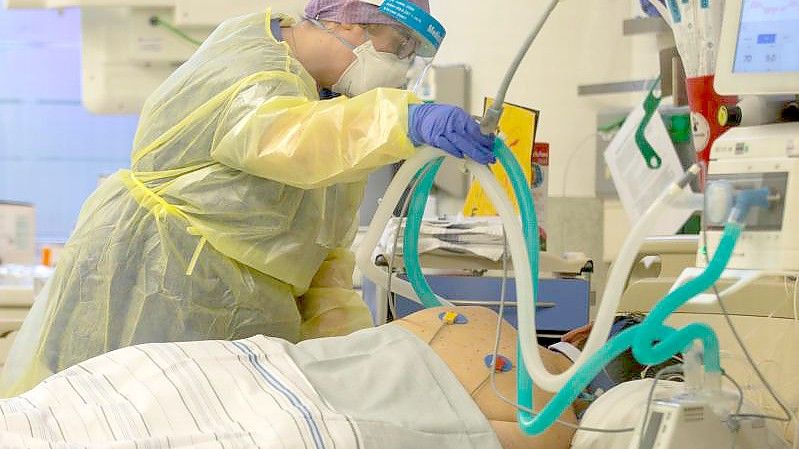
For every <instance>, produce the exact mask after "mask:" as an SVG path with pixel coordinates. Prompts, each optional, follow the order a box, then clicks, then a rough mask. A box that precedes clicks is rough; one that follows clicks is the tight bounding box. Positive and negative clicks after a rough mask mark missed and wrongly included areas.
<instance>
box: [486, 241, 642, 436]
mask: <svg viewBox="0 0 799 449" xmlns="http://www.w3.org/2000/svg"><path fill="white" fill-rule="evenodd" d="M502 236H503V252H502V283H501V284H500V286H501V287H500V296H499V312H498V313H497V331H496V336H495V338H494V349H493V352H492V353H491V354H492V355H491V357H492V360H496V359H497V355H498V354H499V342H500V340H501V339H502V322H503V319H504V315H505V300H506V297H505V296H506V284H507V280H508V240H507V237H506V235H505V230H504V229H503V230H502ZM517 369H518V367H517ZM489 370H490V373H489V379H490V382H491V389H492V390H493V391H494V394H495V395H496V396H497V397H498V398H499V399H500V400H501V401H502V402H504V403H506V404H508V405H510V406H511V407H513V408H515V409H516V410H520V411H523V412H527V413H530V414H531V415H533V416H535V415H537V414H538V413H537V412H535V411H533V410H531V409H530V408H528V407H523V406H522V405H520V404H519V403H517V402H516V401H513V400H511V399H509V398H507V397H506V396H505V395H503V394H502V393H501V392H500V391H499V388H498V387H497V383H496V370H495V369H492V368H491V367H489ZM555 422H556V423H558V424H560V425H562V426H564V427H568V428H571V429H574V430H582V431H584V432H598V433H627V432H632V431H634V430H635V429H634V428H625V429H598V428H594V427H583V426H579V425H577V424H572V423H570V422H567V421H563V420H560V419H557V420H555Z"/></svg>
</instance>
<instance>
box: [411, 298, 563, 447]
mask: <svg viewBox="0 0 799 449" xmlns="http://www.w3.org/2000/svg"><path fill="white" fill-rule="evenodd" d="M447 310H450V309H445V308H437V309H428V310H423V311H421V312H418V313H415V314H413V315H410V316H408V317H406V318H403V319H402V320H399V321H397V322H395V323H396V324H397V325H400V326H402V327H404V328H405V329H407V330H409V331H411V332H413V333H414V334H415V335H416V336H417V337H419V338H420V339H422V340H423V341H425V342H428V343H429V344H430V347H431V348H432V349H433V350H434V351H435V352H436V353H437V354H438V355H439V357H441V359H442V360H444V362H445V363H446V364H447V365H448V366H449V368H450V369H451V370H452V372H453V373H454V374H455V377H457V378H458V380H459V381H460V382H461V383H462V384H463V386H464V388H466V391H467V392H470V393H471V394H472V397H473V398H474V400H475V402H476V403H477V405H478V406H479V407H480V410H482V411H483V413H484V414H485V415H486V418H488V420H489V421H490V422H491V425H492V426H493V427H494V430H495V431H496V433H497V436H498V437H499V439H500V442H501V443H502V445H503V447H504V448H505V449H516V448H542V449H544V448H546V449H558V448H564V449H565V448H568V447H569V445H570V441H571V437H572V435H573V433H574V432H573V431H572V430H571V429H569V428H566V427H564V426H561V425H555V426H553V427H552V428H551V429H549V430H548V431H547V432H546V433H544V434H543V435H541V436H539V437H526V436H524V435H523V434H522V432H521V430H520V429H519V427H518V425H517V424H516V410H515V408H514V407H512V406H511V405H509V404H506V403H505V402H503V401H502V400H500V399H499V398H498V397H497V395H496V394H495V393H494V391H493V389H492V388H491V385H490V383H489V382H487V381H486V378H487V376H488V371H487V368H486V367H485V364H484V362H483V359H484V358H485V356H486V355H488V354H490V353H491V352H492V351H493V347H494V340H495V335H496V325H497V315H496V313H494V312H493V311H491V310H489V309H486V308H484V307H459V308H457V309H456V311H457V312H458V313H460V314H462V315H465V316H466V317H467V318H468V319H469V323H468V324H465V325H451V326H444V327H442V325H441V321H440V320H439V319H438V315H439V314H441V312H443V311H447ZM499 353H500V354H501V355H504V356H505V357H507V358H508V359H510V360H511V361H512V362H513V366H514V369H513V371H511V372H508V373H501V374H497V376H496V384H497V389H498V390H499V391H500V393H502V394H503V395H504V396H505V397H507V398H509V399H511V400H513V401H515V400H516V369H515V367H516V330H515V329H514V328H513V327H512V326H510V325H509V324H508V323H506V322H504V321H503V322H502V338H501V340H500V345H499ZM541 356H542V358H543V360H544V363H545V365H546V366H547V368H548V369H549V370H550V371H552V372H562V371H565V370H566V369H568V367H569V366H570V362H569V361H568V360H567V359H566V358H564V357H563V356H561V355H559V354H556V353H554V352H551V351H548V350H547V349H544V348H541ZM535 398H536V408H540V407H541V406H543V405H545V404H546V403H547V402H549V400H550V399H551V398H552V394H551V393H546V392H544V391H542V390H539V389H538V388H536V389H535ZM561 419H562V420H564V421H568V422H570V423H576V421H577V420H576V418H575V416H574V412H573V411H572V410H571V409H569V410H567V411H566V412H564V414H563V415H562V416H561Z"/></svg>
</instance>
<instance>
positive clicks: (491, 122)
mask: <svg viewBox="0 0 799 449" xmlns="http://www.w3.org/2000/svg"><path fill="white" fill-rule="evenodd" d="M558 1H559V0H551V1H550V3H549V5H548V6H547V9H546V11H545V12H544V15H543V16H541V18H540V19H539V21H538V23H537V24H536V25H535V27H534V28H533V29H532V31H531V32H530V35H529V36H527V40H526V41H525V42H524V43H523V44H522V47H521V48H520V49H519V51H518V53H516V57H515V58H514V59H513V62H512V63H511V65H510V67H508V71H507V72H506V73H505V78H504V79H503V80H502V84H501V85H500V86H499V89H498V90H497V96H496V98H495V99H494V104H493V106H492V107H490V108H488V110H487V111H486V113H485V116H484V117H483V120H482V122H481V123H480V130H481V131H482V132H483V134H491V133H493V132H494V131H496V129H497V125H499V119H500V117H502V109H503V107H504V105H505V96H506V95H507V93H508V89H510V83H511V82H512V81H513V78H514V77H515V76H516V71H517V70H519V66H520V65H521V64H522V61H523V60H524V57H525V56H527V52H528V51H530V47H532V46H533V42H535V40H536V38H538V34H539V33H540V32H541V29H542V28H544V24H546V23H547V20H549V16H551V15H552V12H553V11H554V10H555V7H556V6H557V5H558Z"/></svg>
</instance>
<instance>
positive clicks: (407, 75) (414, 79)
mask: <svg viewBox="0 0 799 449" xmlns="http://www.w3.org/2000/svg"><path fill="white" fill-rule="evenodd" d="M364 3H370V4H373V5H375V6H377V7H378V10H379V11H380V13H382V14H383V15H385V16H386V17H387V18H388V19H389V20H386V22H387V23H370V24H358V25H359V26H361V27H362V28H363V29H364V31H365V32H366V35H367V43H365V44H362V45H360V46H356V45H355V44H354V43H351V42H347V41H346V40H345V39H343V38H342V37H341V36H339V35H338V34H337V33H335V32H334V31H332V30H330V29H329V28H327V27H326V26H325V25H324V24H322V23H321V22H319V21H318V20H316V19H313V18H308V19H307V20H309V21H311V22H312V23H314V24H315V25H316V26H318V27H319V28H321V29H324V30H325V31H327V32H329V33H331V34H332V35H333V36H335V37H336V38H337V39H338V40H339V41H341V42H342V43H343V44H344V45H346V46H348V47H350V48H351V49H352V50H353V52H354V53H355V54H356V58H357V59H356V61H355V62H354V63H353V64H352V65H351V66H350V67H349V68H348V69H347V71H345V73H344V74H343V75H342V79H340V80H339V82H338V83H337V84H336V85H334V86H333V88H332V90H333V91H334V92H337V93H343V94H346V95H348V96H354V95H358V94H360V93H363V92H365V91H367V90H370V89H372V88H375V87H392V88H407V89H409V90H411V91H414V92H416V93H417V94H420V95H421V94H422V92H420V89H421V88H422V85H423V81H424V80H425V76H426V75H427V74H428V72H429V69H430V67H431V66H432V63H433V58H434V57H435V54H436V52H437V51H438V47H439V46H440V43H441V41H442V40H443V37H444V34H445V31H444V28H443V26H441V24H440V23H439V22H438V21H437V20H435V19H434V18H433V17H432V16H430V15H429V14H428V13H427V12H426V11H425V10H423V9H422V8H419V7H418V6H416V5H415V4H413V3H410V2H408V1H407V0H368V1H365V2H364ZM388 22H391V23H388ZM425 24H426V25H425ZM422 27H424V28H422Z"/></svg>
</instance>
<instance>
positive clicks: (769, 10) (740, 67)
mask: <svg viewBox="0 0 799 449" xmlns="http://www.w3.org/2000/svg"><path fill="white" fill-rule="evenodd" d="M733 71H734V72H736V73H767V72H797V75H798V76H799V0H743V5H742V9H741V23H740V28H739V30H738V45H737V47H736V51H735V63H734V68H733Z"/></svg>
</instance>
